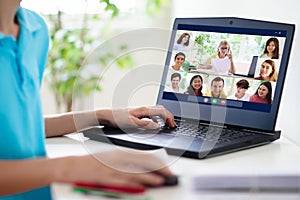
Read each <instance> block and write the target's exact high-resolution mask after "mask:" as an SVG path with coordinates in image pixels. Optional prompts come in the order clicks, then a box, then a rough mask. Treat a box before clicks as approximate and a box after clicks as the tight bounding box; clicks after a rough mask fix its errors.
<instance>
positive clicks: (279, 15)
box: [173, 0, 300, 145]
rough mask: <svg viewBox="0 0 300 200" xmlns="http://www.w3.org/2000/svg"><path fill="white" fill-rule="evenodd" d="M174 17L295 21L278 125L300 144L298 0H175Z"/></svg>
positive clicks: (299, 22)
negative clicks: (225, 17)
mask: <svg viewBox="0 0 300 200" xmlns="http://www.w3.org/2000/svg"><path fill="white" fill-rule="evenodd" d="M173 6H174V9H173V17H209V16H213V17H221V16H230V17H244V18H252V19H261V20H270V21H278V22H286V23H293V24H296V32H295V38H294V43H293V48H292V53H291V57H290V62H289V68H288V71H287V77H286V82H285V86H284V92H283V96H282V102H281V106H280V110H279V118H278V121H277V125H276V127H277V129H281V130H282V134H283V135H284V136H286V137H288V138H290V139H292V140H293V141H294V142H296V143H297V144H298V145H300V115H299V113H300V104H299V101H300V90H299V82H298V81H299V75H300V56H299V54H300V45H297V44H300V38H299V31H298V29H299V26H300V14H299V6H300V3H299V1H298V0H281V1H274V0H251V1H241V0H226V1H220V0H209V1H199V0H185V1H182V0H174V1H173Z"/></svg>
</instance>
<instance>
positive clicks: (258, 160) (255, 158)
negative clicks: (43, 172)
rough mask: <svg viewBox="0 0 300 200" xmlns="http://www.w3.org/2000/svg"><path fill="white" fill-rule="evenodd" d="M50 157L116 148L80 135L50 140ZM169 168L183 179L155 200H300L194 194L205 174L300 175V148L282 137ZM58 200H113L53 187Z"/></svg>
mask: <svg viewBox="0 0 300 200" xmlns="http://www.w3.org/2000/svg"><path fill="white" fill-rule="evenodd" d="M46 148H47V152H48V156H49V157H50V158H55V157H61V156H69V155H84V154H87V153H89V152H94V151H96V152H97V151H103V150H107V149H112V148H115V147H114V146H113V145H109V144H105V143H101V142H96V141H85V142H83V140H82V136H81V135H80V134H71V135H68V136H64V137H58V138H50V139H47V140H46ZM168 161H169V166H170V168H171V169H172V170H173V171H174V173H176V174H178V175H179V176H180V184H179V185H178V186H175V187H164V188H154V189H149V190H148V191H147V194H148V195H149V196H150V197H151V199H172V200H176V199H189V200H193V199H199V196H201V199H239V200H240V199H300V192H298V193H266V192H264V193H257V192H254V191H250V192H236V191H235V192H208V191H194V190H193V178H194V177H195V176H201V175H210V174H211V175H216V174H221V175H237V174H249V175H253V176H255V175H259V174H263V175H270V174H271V175H272V174H297V175H300V147H298V146H297V145H296V144H294V143H293V142H291V141H289V140H288V139H286V138H284V137H282V138H281V139H279V140H277V141H275V142H273V143H271V144H268V145H264V146H260V147H256V148H252V149H248V150H243V151H239V152H234V153H230V154H225V155H221V156H217V157H212V158H207V159H203V160H196V159H189V158H183V157H180V158H177V157H175V156H168ZM52 191H53V196H54V198H55V199H58V200H60V199H110V198H104V197H103V198H102V197H98V196H85V195H80V194H76V193H74V192H72V187H71V186H70V185H68V184H53V185H52Z"/></svg>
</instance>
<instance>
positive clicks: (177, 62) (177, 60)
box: [170, 52, 185, 72]
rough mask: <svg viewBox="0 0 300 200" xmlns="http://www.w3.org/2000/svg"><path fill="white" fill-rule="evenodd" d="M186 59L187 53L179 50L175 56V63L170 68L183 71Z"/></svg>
mask: <svg viewBox="0 0 300 200" xmlns="http://www.w3.org/2000/svg"><path fill="white" fill-rule="evenodd" d="M184 61H185V54H184V53H182V52H178V53H177V54H176V55H175V57H174V62H175V63H174V65H172V66H171V67H170V68H171V70H173V71H180V72H183V71H184V70H183V69H181V66H182V64H183V63H184Z"/></svg>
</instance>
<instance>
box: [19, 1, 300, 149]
mask: <svg viewBox="0 0 300 200" xmlns="http://www.w3.org/2000/svg"><path fill="white" fill-rule="evenodd" d="M21 4H22V6H23V7H26V8H29V9H31V10H35V11H36V12H38V13H40V14H41V15H42V16H43V17H44V18H45V20H46V21H47V24H48V25H49V30H50V35H51V41H52V42H51V47H50V54H49V62H48V66H47V70H46V74H45V79H44V83H43V88H42V97H43V105H44V113H45V114H52V113H57V112H64V111H70V110H82V109H93V108H96V107H111V106H112V107H118V106H124V105H126V106H137V105H149V104H150V105H152V104H155V102H156V97H157V90H158V87H159V81H160V78H161V75H162V74H161V73H162V67H163V65H164V62H165V57H166V54H167V48H168V43H169V36H170V31H171V28H172V23H173V21H174V18H176V17H223V16H230V17H242V18H251V19H259V20H269V21H278V22H285V23H292V24H296V32H295V38H294V43H293V47H292V52H291V57H290V62H289V67H288V71H287V77H286V82H285V85H284V92H283V95H282V101H281V106H280V110H279V117H278V121H277V126H276V128H277V129H280V130H282V131H283V132H282V133H283V135H284V136H286V137H288V138H290V139H292V140H293V141H294V142H296V143H297V144H298V145H300V131H299V128H298V123H299V121H300V117H299V114H298V113H300V108H299V104H298V101H299V99H300V92H299V87H298V79H299V78H298V77H299V75H300V57H299V56H297V54H299V53H300V47H299V45H298V44H299V43H300V41H299V32H298V26H299V25H300V18H299V14H298V12H299V11H298V8H299V6H300V5H299V4H300V3H299V1H296V0H285V1H283V0H280V1H273V0H264V1H260V0H252V1H238V0H227V1H220V0H210V1H202V0H200V1H199V0H185V1H182V0H126V1H124V0H42V1H41V0H23V1H22V3H21ZM151 35H152V36H153V38H154V39H153V38H151ZM155 41H157V43H155ZM151 42H152V43H155V44H153V45H151ZM149 43H150V44H149ZM138 44H140V45H138ZM143 46H144V47H145V48H143ZM141 66H142V67H147V66H154V67H153V70H154V71H153V73H146V74H143V76H145V78H147V80H153V82H152V83H151V84H146V85H143V86H141V87H138V88H135V89H134V91H132V93H131V94H129V95H128V94H125V93H126V91H120V90H117V89H116V88H117V87H120V83H122V85H123V86H124V80H126V81H127V82H126V84H129V85H130V80H132V81H133V80H134V75H137V76H140V74H141V73H140V72H138V71H137V70H136V69H137V68H139V67H141ZM129 73H130V74H131V76H132V77H130V78H131V79H130V78H128V74H129ZM135 73H136V74H135ZM128 80H129V81H128ZM133 82H134V81H133ZM133 84H134V83H133ZM116 91H117V93H118V95H117V97H118V98H117V100H116V98H115V97H116V94H115V93H116ZM122 92H125V93H124V94H122ZM126 95H127V96H129V98H125V99H123V98H122V96H126ZM127 96H126V97H127ZM113 98H114V101H112V99H113ZM118 101H119V103H118Z"/></svg>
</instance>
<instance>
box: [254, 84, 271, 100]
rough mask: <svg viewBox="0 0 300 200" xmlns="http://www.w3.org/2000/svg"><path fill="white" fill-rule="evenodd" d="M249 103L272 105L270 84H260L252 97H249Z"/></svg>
mask: <svg viewBox="0 0 300 200" xmlns="http://www.w3.org/2000/svg"><path fill="white" fill-rule="evenodd" d="M249 101H250V102H256V103H265V104H271V103H272V85H271V83H270V82H268V81H267V82H262V83H261V84H260V85H259V87H258V88H257V90H256V92H255V94H254V95H251V96H250V100H249Z"/></svg>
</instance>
